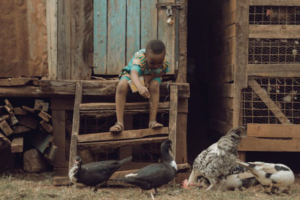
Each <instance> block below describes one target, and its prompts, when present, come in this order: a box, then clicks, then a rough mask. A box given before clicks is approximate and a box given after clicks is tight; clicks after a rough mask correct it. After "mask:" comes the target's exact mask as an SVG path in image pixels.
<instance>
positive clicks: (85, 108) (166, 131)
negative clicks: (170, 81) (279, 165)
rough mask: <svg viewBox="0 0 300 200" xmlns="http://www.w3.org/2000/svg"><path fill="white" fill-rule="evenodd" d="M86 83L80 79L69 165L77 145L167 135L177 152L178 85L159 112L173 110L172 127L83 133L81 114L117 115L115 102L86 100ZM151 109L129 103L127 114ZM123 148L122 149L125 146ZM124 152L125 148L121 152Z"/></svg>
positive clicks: (104, 144) (145, 140)
mask: <svg viewBox="0 0 300 200" xmlns="http://www.w3.org/2000/svg"><path fill="white" fill-rule="evenodd" d="M82 87H83V84H82V82H81V81H78V82H77V83H76V92H75V103H74V114H73V126H72V137H71V145H70V157H69V169H70V168H71V167H72V166H73V164H74V158H75V156H76V155H77V147H78V146H84V147H114V148H117V147H123V146H127V145H137V144H143V143H150V142H151V143H153V142H158V143H160V142H162V141H164V140H166V139H168V138H169V139H170V140H171V141H172V149H173V155H174V159H175V155H176V131H177V113H178V112H177V109H178V86H177V85H171V86H170V102H163V103H159V107H158V113H159V112H168V111H169V127H163V128H160V129H140V130H124V131H123V132H122V133H110V132H105V133H93V134H84V135H80V133H79V129H80V116H81V115H84V116H97V117H108V116H112V115H115V104H114V103H82V96H83V94H82V91H83V88H82ZM136 113H149V103H148V102H143V103H142V102H139V103H127V104H126V106H125V114H136ZM121 151H122V149H121ZM121 153H122V152H121ZM188 166H189V165H188V164H182V166H178V167H179V168H188ZM118 173H119V175H120V176H123V175H124V172H116V173H115V174H114V176H113V177H114V178H116V177H118Z"/></svg>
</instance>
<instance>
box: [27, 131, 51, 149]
mask: <svg viewBox="0 0 300 200" xmlns="http://www.w3.org/2000/svg"><path fill="white" fill-rule="evenodd" d="M50 140H51V135H50V134H48V133H45V132H43V131H39V132H34V133H32V134H30V135H29V136H28V141H29V142H30V143H31V144H32V145H33V146H34V147H35V148H36V149H37V150H39V151H40V152H41V153H44V151H45V149H46V148H47V146H48V144H49V142H50ZM26 141H27V140H26Z"/></svg>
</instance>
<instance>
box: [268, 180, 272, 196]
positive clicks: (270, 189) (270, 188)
mask: <svg viewBox="0 0 300 200" xmlns="http://www.w3.org/2000/svg"><path fill="white" fill-rule="evenodd" d="M272 187H273V183H271V184H270V187H269V189H268V190H269V192H270V194H273V193H272Z"/></svg>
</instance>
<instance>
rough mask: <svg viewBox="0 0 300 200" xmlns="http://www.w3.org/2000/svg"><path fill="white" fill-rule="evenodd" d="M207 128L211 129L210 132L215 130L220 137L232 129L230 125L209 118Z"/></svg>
mask: <svg viewBox="0 0 300 200" xmlns="http://www.w3.org/2000/svg"><path fill="white" fill-rule="evenodd" d="M209 127H210V128H211V129H212V130H215V131H217V132H218V133H220V134H222V135H225V134H227V133H228V131H229V130H230V129H232V127H233V126H232V125H230V124H227V123H226V122H223V121H220V120H217V119H213V118H210V119H209Z"/></svg>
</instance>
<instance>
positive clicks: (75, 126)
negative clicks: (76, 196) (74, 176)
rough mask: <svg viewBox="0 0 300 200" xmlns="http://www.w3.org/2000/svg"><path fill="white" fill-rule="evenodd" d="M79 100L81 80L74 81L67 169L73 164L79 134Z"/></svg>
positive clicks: (80, 98) (80, 100) (80, 99)
mask: <svg viewBox="0 0 300 200" xmlns="http://www.w3.org/2000/svg"><path fill="white" fill-rule="evenodd" d="M81 102H82V82H81V81H78V82H77V83H76V93H75V103H74V113H73V126H72V137H71V145H70V157H69V170H70V169H71V168H72V166H73V164H74V159H75V157H76V155H77V135H78V134H79V126H80V113H79V105H80V103H81Z"/></svg>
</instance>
